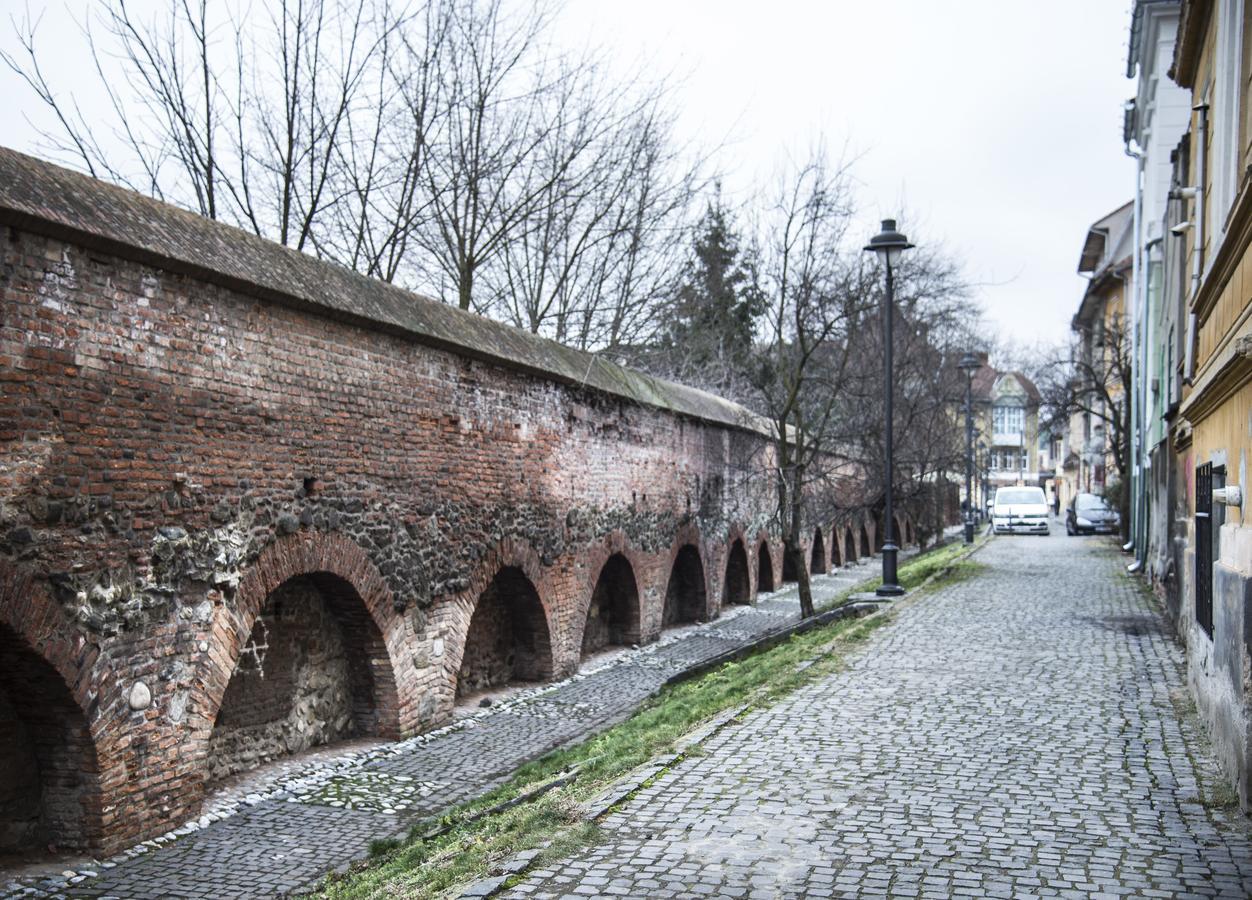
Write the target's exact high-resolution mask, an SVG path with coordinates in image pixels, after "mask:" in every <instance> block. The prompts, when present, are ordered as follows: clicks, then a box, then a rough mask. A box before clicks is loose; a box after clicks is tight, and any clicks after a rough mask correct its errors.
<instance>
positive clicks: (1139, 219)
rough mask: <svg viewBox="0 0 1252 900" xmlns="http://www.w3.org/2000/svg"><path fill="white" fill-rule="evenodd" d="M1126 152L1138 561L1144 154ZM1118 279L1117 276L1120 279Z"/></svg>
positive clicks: (1133, 530) (1138, 549) (1133, 534)
mask: <svg viewBox="0 0 1252 900" xmlns="http://www.w3.org/2000/svg"><path fill="white" fill-rule="evenodd" d="M1124 150H1125V153H1126V155H1127V156H1129V157H1130V158H1131V159H1133V160H1134V161H1135V204H1134V218H1133V220H1132V223H1131V233H1132V235H1133V236H1134V240H1133V242H1132V243H1131V246H1132V247H1133V248H1134V250H1133V252H1132V253H1131V255H1130V273H1131V275H1130V277H1131V287H1132V290H1131V291H1130V292H1128V296H1127V297H1126V301H1127V302H1126V304H1125V305H1126V307H1127V313H1128V315H1127V316H1126V318H1127V321H1128V322H1129V323H1130V359H1131V370H1130V384H1129V385H1127V394H1128V395H1129V396H1128V399H1129V401H1130V434H1128V435H1126V439H1127V440H1128V441H1129V443H1130V447H1129V450H1130V453H1129V454H1128V456H1129V459H1128V460H1127V461H1128V462H1129V463H1130V471H1129V472H1127V473H1126V474H1127V475H1128V476H1129V478H1130V484H1129V485H1126V486H1124V487H1126V489H1128V490H1129V491H1130V527H1129V528H1128V529H1127V531H1128V533H1129V535H1130V544H1131V547H1129V548H1125V549H1133V550H1134V551H1135V559H1136V561H1138V560H1139V559H1140V558H1141V556H1142V553H1143V549H1142V548H1143V544H1144V542H1143V541H1142V540H1140V530H1141V524H1142V523H1141V522H1140V521H1139V519H1140V512H1141V511H1142V508H1143V504H1142V503H1141V502H1140V496H1139V495H1140V492H1141V490H1142V488H1143V485H1142V476H1141V474H1140V473H1141V472H1142V467H1141V466H1140V464H1139V454H1140V450H1141V446H1142V441H1141V440H1140V435H1139V427H1140V419H1141V418H1142V411H1143V410H1142V405H1141V403H1140V397H1139V394H1140V390H1141V389H1142V382H1143V380H1144V379H1143V369H1142V367H1141V366H1140V364H1139V345H1140V343H1141V342H1140V340H1139V322H1140V319H1141V318H1142V315H1143V310H1144V307H1145V306H1146V302H1145V300H1146V291H1144V285H1143V283H1142V282H1143V277H1142V275H1143V266H1142V265H1141V263H1140V258H1139V254H1140V252H1141V248H1142V247H1143V234H1142V228H1143V156H1144V155H1143V153H1141V152H1139V151H1138V150H1132V149H1131V146H1130V142H1129V141H1127V142H1126V145H1125V147H1124ZM1119 277H1120V276H1119ZM1121 281H1122V286H1123V287H1122V289H1123V291H1125V287H1126V279H1125V278H1124V277H1122V279H1121Z"/></svg>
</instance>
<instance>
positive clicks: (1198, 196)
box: [1182, 103, 1209, 385]
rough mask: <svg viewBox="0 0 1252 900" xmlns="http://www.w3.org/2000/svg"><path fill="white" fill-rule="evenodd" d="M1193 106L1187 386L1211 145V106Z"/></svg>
mask: <svg viewBox="0 0 1252 900" xmlns="http://www.w3.org/2000/svg"><path fill="white" fill-rule="evenodd" d="M1191 108H1192V110H1193V111H1195V112H1196V113H1197V116H1196V119H1197V121H1196V141H1195V148H1196V154H1195V187H1193V188H1191V190H1190V191H1187V190H1186V189H1184V190H1183V192H1182V194H1183V196H1184V197H1185V196H1186V195H1187V194H1188V193H1189V194H1191V195H1192V196H1193V197H1194V198H1195V209H1194V219H1195V229H1194V231H1193V233H1194V235H1195V244H1194V247H1193V249H1192V252H1191V297H1190V299H1189V302H1188V303H1187V306H1188V307H1191V310H1190V312H1189V313H1188V315H1187V346H1186V347H1185V348H1184V349H1185V351H1186V361H1185V364H1184V365H1183V376H1182V380H1183V383H1184V384H1188V385H1189V384H1191V383H1192V381H1193V380H1194V378H1195V344H1196V337H1197V335H1196V329H1197V325H1198V323H1197V321H1196V319H1197V317H1196V314H1195V308H1194V307H1195V301H1196V297H1198V296H1199V295H1200V279H1201V278H1202V277H1203V274H1204V272H1203V269H1202V263H1203V254H1204V220H1205V218H1206V215H1205V209H1204V199H1205V198H1204V178H1205V170H1206V168H1207V159H1206V156H1207V151H1206V149H1205V148H1206V146H1207V144H1208V131H1209V105H1208V104H1207V103H1200V104H1197V105H1196V106H1193V107H1191Z"/></svg>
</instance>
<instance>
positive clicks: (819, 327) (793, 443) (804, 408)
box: [751, 147, 872, 617]
mask: <svg viewBox="0 0 1252 900" xmlns="http://www.w3.org/2000/svg"><path fill="white" fill-rule="evenodd" d="M852 212H853V209H852V202H851V196H850V188H849V181H848V173H847V169H846V167H844V166H842V165H836V164H832V163H831V162H830V160H829V159H828V158H827V155H826V153H825V150H824V149H823V148H820V147H819V148H818V149H816V150H815V151H814V152H813V153H812V154H811V155H810V156H809V158H808V159H807V160H805V161H804V162H802V163H798V164H791V165H790V166H789V167H788V169H787V170H786V172H785V174H784V175H783V176H782V179H781V183H780V185H779V187H778V189H777V191H776V193H775V196H774V198H773V200H772V202H771V203H770V204H769V206H768V207H767V208H766V209H765V210H764V211H763V213H762V215H761V219H760V221H759V222H758V224H757V227H756V229H755V231H756V235H757V248H756V251H755V256H756V259H757V264H758V273H759V278H760V281H759V285H758V288H759V290H760V292H761V296H762V298H763V302H764V308H765V315H764V316H763V317H762V324H763V328H764V332H765V336H764V340H763V342H762V347H761V352H760V354H759V357H758V360H757V363H756V365H755V366H754V371H753V372H752V373H751V377H752V379H753V382H754V387H755V388H756V390H757V392H758V397H759V400H758V405H759V408H760V409H761V411H762V413H763V414H764V415H765V416H766V417H767V418H768V419H769V420H770V422H771V423H772V428H773V432H774V445H775V465H776V469H775V472H774V478H775V484H776V488H777V495H778V522H779V528H780V531H781V536H782V540H783V552H784V553H785V554H786V555H787V557H788V558H789V561H790V566H791V568H793V569H794V571H795V573H796V577H797V580H798V581H799V587H800V614H801V615H802V616H806V617H807V616H811V615H812V614H813V611H814V607H813V595H812V588H811V585H810V583H809V567H808V566H807V565H805V564H804V563H805V560H804V558H803V549H802V546H801V542H802V540H803V535H804V534H805V533H806V531H807V526H808V523H807V521H806V519H807V516H806V512H807V510H806V500H807V498H808V497H809V496H810V494H811V493H812V492H813V490H814V486H815V485H816V484H819V483H821V482H823V481H829V480H830V479H831V478H832V477H834V476H835V474H836V471H835V469H836V467H832V465H831V462H832V457H831V456H830V455H829V453H828V451H829V450H830V449H831V444H832V439H834V437H835V435H836V432H837V430H838V426H839V422H838V416H837V411H838V395H837V387H838V384H839V383H840V382H841V380H842V378H843V376H844V374H845V373H846V372H847V371H848V370H849V369H850V368H851V367H852V366H853V346H854V344H853V341H852V340H851V336H852V335H853V334H854V333H855V332H856V330H857V329H858V328H859V327H861V326H862V324H863V320H864V318H865V316H866V315H867V314H868V312H869V311H870V309H871V305H872V297H871V295H869V293H868V292H867V291H866V290H865V272H864V267H863V265H862V264H861V263H860V261H859V259H858V258H857V257H856V256H855V255H853V254H852V253H851V252H850V250H849V248H848V247H847V246H846V241H845V237H846V235H847V231H848V227H849V225H850V223H851V221H852Z"/></svg>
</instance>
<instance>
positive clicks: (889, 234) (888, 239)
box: [865, 219, 913, 266]
mask: <svg viewBox="0 0 1252 900" xmlns="http://www.w3.org/2000/svg"><path fill="white" fill-rule="evenodd" d="M912 246H913V245H912V244H910V243H909V239H908V238H906V237H905V236H904V235H902V234H901V233H900V232H898V231H896V220H895V219H883V220H882V231H880V232H879V233H878V234H876V235H874V236H873V237H872V238H871V239H870V242H869V243H868V244H867V245H866V246H865V249H866V250H872V251H873V252H875V253H877V254H878V258H879V259H881V260H882V261H883V262H885V263H887V264H889V265H892V266H894V265H895V264H896V263H897V262H898V261H899V259H900V254H901V253H902V252H903V251H905V250H908V249H910V248H911V247H912Z"/></svg>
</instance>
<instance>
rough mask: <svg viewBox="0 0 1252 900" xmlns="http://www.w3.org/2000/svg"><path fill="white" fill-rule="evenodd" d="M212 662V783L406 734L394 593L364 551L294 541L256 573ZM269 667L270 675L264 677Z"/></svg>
mask: <svg viewBox="0 0 1252 900" xmlns="http://www.w3.org/2000/svg"><path fill="white" fill-rule="evenodd" d="M217 616H218V618H217V620H216V622H215V625H214V633H215V635H216V636H217V643H218V649H219V652H211V653H209V654H208V655H207V658H208V660H209V664H210V665H211V667H212V668H211V669H210V670H209V672H208V673H207V675H206V678H205V681H206V690H205V704H206V708H205V716H206V719H207V723H208V725H209V734H208V736H207V737H208V739H207V742H206V746H205V752H206V764H207V770H206V774H207V776H208V778H209V779H216V778H220V777H224V776H225V775H229V774H231V773H233V772H238V771H242V770H244V769H248V768H252V767H253V766H255V765H259V764H260V763H262V762H265V761H267V760H269V759H274V758H277V757H279V756H283V755H286V754H287V753H289V752H295V751H298V750H301V749H305V746H315V745H317V744H322V743H329V742H331V741H334V740H338V739H340V738H343V737H348V736H358V735H370V736H375V737H382V738H389V739H394V738H397V737H399V736H400V734H401V727H400V719H401V716H400V699H399V697H398V694H397V686H396V678H395V673H394V669H393V665H392V655H391V652H390V649H389V647H388V642H387V634H388V632H389V631H395V630H397V626H398V625H399V621H398V617H396V616H395V610H394V605H393V602H392V596H391V591H390V589H389V588H388V587H387V585H386V582H385V581H384V580H383V578H382V575H381V574H380V573H379V572H378V570H377V568H375V566H374V565H373V563H372V562H371V561H370V559H369V557H368V556H367V555H366V554H365V551H364V550H362V549H361V548H360V547H359V546H357V544H355V543H354V542H353V541H351V540H349V539H348V538H345V537H343V536H342V535H333V534H330V535H328V534H316V533H310V534H298V535H292V536H290V537H285V538H280V539H278V540H276V541H275V542H274V543H272V544H270V545H269V546H268V547H267V548H266V549H265V550H264V551H263V552H262V553H261V555H260V556H259V557H258V558H257V560H256V561H255V562H254V563H252V565H251V566H249V567H248V570H247V571H246V572H245V573H244V576H243V578H242V579H241V581H240V584H239V589H238V593H237V595H236V603H235V604H233V605H232V606H230V607H226V606H223V607H221V608H219V610H218V611H217ZM267 665H268V669H267Z"/></svg>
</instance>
